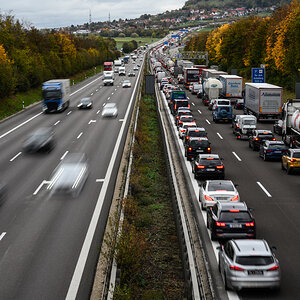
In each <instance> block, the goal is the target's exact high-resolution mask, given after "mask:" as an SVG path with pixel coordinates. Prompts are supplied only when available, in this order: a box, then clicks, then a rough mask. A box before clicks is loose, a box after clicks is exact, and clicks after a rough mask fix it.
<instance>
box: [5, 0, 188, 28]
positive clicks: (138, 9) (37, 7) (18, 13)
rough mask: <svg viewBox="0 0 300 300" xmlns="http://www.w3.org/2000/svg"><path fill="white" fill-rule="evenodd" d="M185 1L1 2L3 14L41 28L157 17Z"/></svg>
mask: <svg viewBox="0 0 300 300" xmlns="http://www.w3.org/2000/svg"><path fill="white" fill-rule="evenodd" d="M184 3H185V0H163V1H162V0H150V1H145V0H0V13H1V14H6V13H9V14H12V15H14V16H15V17H16V18H17V19H19V20H22V21H25V22H27V23H30V24H31V25H32V26H34V27H37V28H52V27H63V26H68V25H72V24H73V25H80V24H84V23H86V22H88V20H89V10H91V15H92V21H93V22H98V21H107V20H108V15H109V13H110V18H111V20H114V19H116V20H119V18H121V19H125V18H127V19H133V18H136V17H139V16H140V15H142V14H145V13H146V14H157V13H161V12H164V11H166V10H172V9H177V8H181V7H182V6H183V5H184Z"/></svg>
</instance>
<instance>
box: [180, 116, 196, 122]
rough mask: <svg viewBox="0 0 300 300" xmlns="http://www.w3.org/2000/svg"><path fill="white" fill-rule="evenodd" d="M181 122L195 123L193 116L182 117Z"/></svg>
mask: <svg viewBox="0 0 300 300" xmlns="http://www.w3.org/2000/svg"><path fill="white" fill-rule="evenodd" d="M180 120H181V121H183V122H192V121H194V117H193V116H181V118H180Z"/></svg>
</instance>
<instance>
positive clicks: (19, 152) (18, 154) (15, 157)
mask: <svg viewBox="0 0 300 300" xmlns="http://www.w3.org/2000/svg"><path fill="white" fill-rule="evenodd" d="M21 154H22V152H19V153H18V154H17V155H15V156H14V157H13V158H12V159H10V160H9V161H14V160H15V159H16V158H17V157H18V156H19V155H21Z"/></svg>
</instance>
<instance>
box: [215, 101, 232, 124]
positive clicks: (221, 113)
mask: <svg viewBox="0 0 300 300" xmlns="http://www.w3.org/2000/svg"><path fill="white" fill-rule="evenodd" d="M212 116H213V121H214V122H216V123H217V122H218V121H227V122H231V121H232V107H231V105H218V106H217V107H216V108H215V109H213V113H212Z"/></svg>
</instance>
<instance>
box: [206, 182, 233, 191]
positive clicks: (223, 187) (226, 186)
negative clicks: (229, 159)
mask: <svg viewBox="0 0 300 300" xmlns="http://www.w3.org/2000/svg"><path fill="white" fill-rule="evenodd" d="M207 190H208V191H209V192H211V191H228V192H233V191H234V186H233V184H232V183H231V182H224V181H212V182H209V184H208V188H207Z"/></svg>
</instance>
